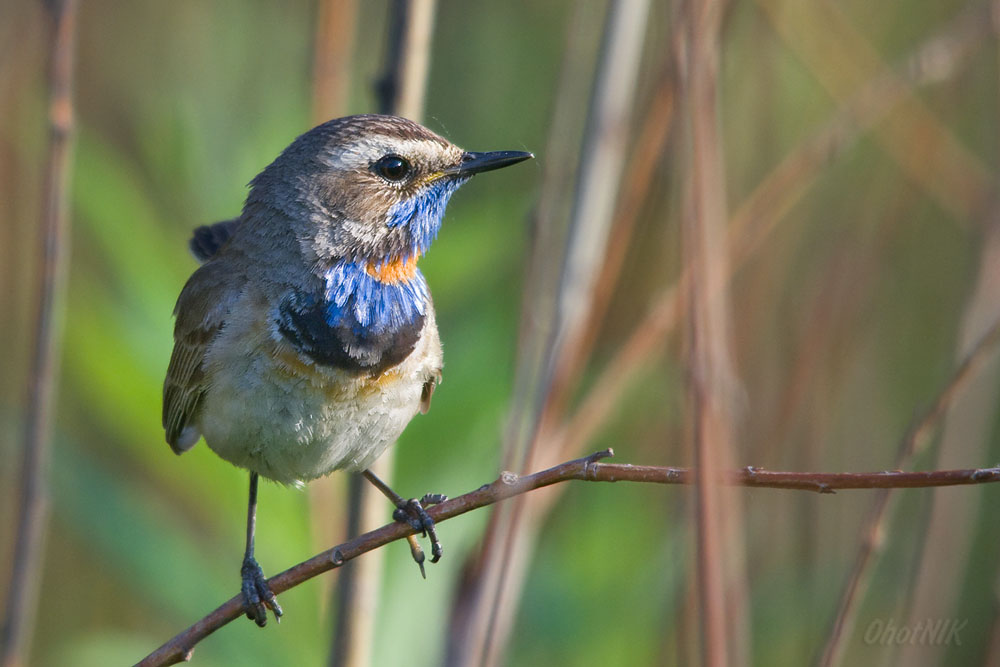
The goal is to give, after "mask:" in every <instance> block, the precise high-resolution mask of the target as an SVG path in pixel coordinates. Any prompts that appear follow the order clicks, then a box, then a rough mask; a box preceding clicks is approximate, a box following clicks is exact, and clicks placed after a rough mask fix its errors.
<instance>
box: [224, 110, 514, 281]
mask: <svg viewBox="0 0 1000 667" xmlns="http://www.w3.org/2000/svg"><path fill="white" fill-rule="evenodd" d="M530 157H532V155H531V153H524V152H519V151H497V152H492V153H471V152H467V151H464V150H462V149H461V148H459V147H458V146H455V145H454V144H452V143H450V142H449V141H447V140H446V139H443V138H442V137H440V136H438V135H437V134H435V133H434V132H431V131H430V130H428V129H427V128H425V127H423V126H421V125H418V124H417V123H414V122H413V121H410V120H406V119H405V118H398V117H395V116H381V115H362V116H348V117H346V118H338V119H335V120H331V121H329V122H327V123H324V124H323V125H320V126H318V127H316V128H313V129H312V130H310V131H309V132H306V133H305V134H303V135H302V136H300V137H299V138H297V139H296V140H295V141H294V142H293V143H292V144H291V145H290V146H289V147H288V148H287V149H285V151H284V152H283V153H282V154H281V155H280V156H279V157H278V158H277V159H276V160H275V161H274V162H273V163H271V164H270V165H269V166H268V167H267V168H266V169H265V170H264V171H263V172H261V173H260V174H259V175H258V176H257V177H256V178H255V179H254V180H253V182H252V183H251V186H252V189H251V192H250V196H249V197H248V199H247V209H246V214H245V216H244V218H245V219H255V220H257V221H258V222H260V223H262V224H263V225H275V224H279V225H289V226H291V230H287V231H291V232H292V233H294V235H295V237H296V238H297V240H298V242H299V246H300V249H301V251H302V254H303V257H304V259H305V260H306V261H307V262H308V263H309V264H311V265H312V266H313V267H314V268H316V269H318V270H325V269H328V268H329V267H330V266H331V265H332V264H334V263H336V262H338V261H342V260H346V261H350V262H360V261H364V262H368V263H371V264H373V265H379V266H393V265H395V266H399V265H400V264H409V263H412V262H415V261H416V258H417V257H419V256H420V255H421V254H423V253H424V252H425V251H426V250H427V247H428V246H429V245H430V243H431V242H432V241H433V240H434V238H435V236H436V235H437V232H438V229H439V228H440V226H441V220H442V218H443V217H444V211H445V207H446V206H447V204H448V200H449V198H450V197H451V195H452V193H453V192H454V191H455V190H456V189H458V187H459V186H461V185H462V184H463V183H465V182H466V181H467V180H469V178H470V177H471V176H473V175H474V174H477V173H480V172H483V171H490V170H492V169H499V168H500V167H505V166H508V165H511V164H515V163H517V162H520V161H522V160H526V159H528V158H530ZM276 214H277V215H276ZM279 221H280V222H279ZM269 231H270V234H276V233H277V232H278V230H276V229H273V228H272V229H271V230H269Z"/></svg>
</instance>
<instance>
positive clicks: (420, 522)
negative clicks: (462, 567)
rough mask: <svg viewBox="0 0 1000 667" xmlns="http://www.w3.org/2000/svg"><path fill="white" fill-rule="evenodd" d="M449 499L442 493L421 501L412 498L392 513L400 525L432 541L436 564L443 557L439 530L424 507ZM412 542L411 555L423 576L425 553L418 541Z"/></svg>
mask: <svg viewBox="0 0 1000 667" xmlns="http://www.w3.org/2000/svg"><path fill="white" fill-rule="evenodd" d="M447 499H448V496H445V495H442V494H440V493H428V494H426V495H425V496H424V497H423V498H421V499H420V500H417V499H416V498H411V499H410V500H407V501H404V502H402V503H401V504H400V505H399V506H397V507H396V511H394V512H393V513H392V518H393V519H395V520H396V521H399V522H400V523H405V524H407V525H408V526H410V527H411V528H413V530H417V531H420V533H421V534H422V535H423V536H424V537H427V538H429V539H430V541H431V562H432V563H436V562H438V561H439V560H441V555H442V553H443V550H442V548H441V542H440V541H439V540H438V536H437V530H436V529H435V527H434V526H435V524H434V519H432V518H431V517H430V515H429V514H428V513H427V510H426V509H424V506H425V505H426V506H428V507H429V506H430V505H437V504H438V503H443V502H444V501H445V500H447ZM409 542H410V554H411V555H412V556H413V560H414V561H415V562H416V563H417V565H418V566H419V567H420V574H421V576H425V575H424V552H423V549H421V548H420V545H419V544H418V543H417V541H416V539H411V540H409Z"/></svg>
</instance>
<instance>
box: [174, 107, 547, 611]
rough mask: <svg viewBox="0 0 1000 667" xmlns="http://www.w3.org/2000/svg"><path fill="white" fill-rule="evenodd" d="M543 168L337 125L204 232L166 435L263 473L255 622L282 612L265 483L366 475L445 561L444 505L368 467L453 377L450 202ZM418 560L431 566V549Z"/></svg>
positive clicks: (253, 491)
mask: <svg viewBox="0 0 1000 667" xmlns="http://www.w3.org/2000/svg"><path fill="white" fill-rule="evenodd" d="M532 157H534V156H533V155H532V154H531V153H528V152H524V151H491V152H470V151H465V150H463V149H461V148H459V147H458V146H456V145H454V144H452V143H451V142H450V141H448V140H446V139H444V138H443V137H441V136H439V135H438V134H436V133H434V132H433V131H431V130H429V129H427V128H426V127H423V126H422V125H419V124H418V123H415V122H413V121H411V120H407V119H405V118H400V117H397V116H389V115H376V114H364V115H356V116H347V117H344V118H337V119H334V120H331V121H328V122H326V123H323V124H322V125H319V126H317V127H315V128H313V129H311V130H309V131H307V132H305V133H304V134H302V135H300V136H299V137H298V138H296V139H295V140H294V141H293V142H292V143H291V144H290V145H289V146H288V147H287V148H286V149H285V150H284V151H282V152H281V154H280V155H278V157H277V158H276V159H275V160H274V161H273V162H271V164H269V165H268V166H267V167H265V168H264V170H263V171H261V172H260V173H259V174H258V175H257V176H256V177H255V178H254V179H253V180H252V181H251V182H250V184H249V188H250V189H249V193H248V194H247V197H246V201H245V203H244V205H243V209H242V212H241V214H240V215H239V217H236V218H233V219H230V220H224V221H222V222H217V223H215V224H212V225H207V226H203V227H199V228H197V229H195V231H194V233H193V237H192V238H191V240H190V242H189V247H190V250H191V252H192V254H193V255H194V256H195V258H196V259H197V260H198V261H199V262H200V263H201V264H200V266H199V267H198V268H197V269H196V270H195V271H194V273H193V274H192V275H191V276H190V278H189V279H188V281H187V283H186V284H185V285H184V288H183V289H182V290H181V293H180V296H179V297H178V299H177V303H176V306H175V308H174V317H175V326H174V347H173V353H172V354H171V357H170V362H169V366H168V369H167V373H166V379H165V381H164V385H163V428H164V430H165V434H166V441H167V443H168V444H169V445H170V447H171V449H173V451H174V452H175V453H176V454H181V453H183V452H185V451H187V450H189V449H191V448H192V447H193V446H194V445H195V444H196V443H197V442H198V441H199V440H200V439H201V438H204V440H205V442H206V444H207V445H208V447H209V448H210V449H212V451H214V452H215V453H216V454H218V455H219V456H220V457H221V458H222V459H224V460H226V461H228V462H229V463H232V464H234V465H236V466H238V467H240V468H243V469H245V470H247V471H249V477H250V490H249V499H248V504H247V535H246V548H245V551H244V557H243V562H242V565H241V568H240V576H241V588H240V591H241V594H242V597H243V601H244V604H245V610H246V615H247V616H248V617H249V618H250V619H251V620H253V621H255V622H256V623H257V625H259V626H261V627H263V626H264V625H265V624H266V623H267V618H268V614H267V612H268V610H271V612H272V613H273V614H274V616H275V618H276V620H280V618H281V615H282V613H283V612H282V609H281V606H280V605H279V604H278V601H277V599H276V597H275V595H274V594H273V593H272V591H271V590H270V588H269V586H268V584H267V580H266V578H265V577H264V573H263V569H262V568H261V566H260V565H259V564H258V562H257V561H256V559H255V557H254V538H255V526H256V510H257V487H258V480H259V478H260V477H264V478H265V479H269V480H273V481H275V482H278V483H281V484H284V485H296V486H299V485H302V484H304V483H306V482H308V481H310V480H314V479H317V478H319V477H322V476H325V475H327V474H329V473H331V472H333V471H335V470H345V471H349V472H360V473H361V474H363V475H364V476H365V477H366V478H367V479H368V480H369V481H371V482H372V483H373V484H375V485H376V487H378V488H379V489H380V490H381V491H382V492H383V493H385V494H386V495H387V496H388V497H389V498H390V500H391V501H392V502H393V503H394V504H395V505H396V510H395V511H394V513H393V517H394V518H395V519H396V520H397V521H404V522H407V523H409V524H410V525H411V526H413V527H414V530H416V531H423V532H424V534H425V535H427V536H429V539H430V540H431V543H432V555H433V557H432V562H435V561H436V560H437V559H438V558H440V556H441V547H440V543H439V541H438V539H437V535H436V532H435V531H434V524H433V521H432V520H431V519H430V517H429V516H428V515H427V512H426V511H425V509H424V506H425V505H429V504H433V503H436V502H441V501H442V500H443V499H444V498H445V497H444V496H441V495H438V494H427V495H425V496H424V497H423V498H422V499H421V500H415V499H414V500H404V499H403V498H402V497H401V496H399V495H398V494H396V493H395V492H394V491H392V490H391V489H390V488H389V487H388V486H387V485H385V484H384V483H383V482H382V481H381V480H379V479H378V478H377V477H376V476H375V475H374V474H373V473H371V471H370V470H368V468H369V466H371V464H372V463H373V462H374V461H375V460H376V459H377V458H378V457H379V456H380V455H381V454H382V453H383V452H384V451H385V450H386V448H387V447H389V446H390V445H391V444H392V443H394V442H395V441H396V439H397V438H398V437H399V436H400V434H401V433H402V432H403V429H404V428H405V427H406V425H407V424H408V423H409V422H410V420H411V419H412V418H413V417H414V416H415V415H416V414H417V413H418V412H420V413H426V412H427V410H428V408H429V407H430V403H431V396H432V395H433V393H434V389H435V387H436V386H437V384H438V383H439V382H440V381H441V377H442V375H441V371H442V351H441V342H440V338H439V335H438V329H437V324H436V321H435V314H434V305H433V301H432V299H431V293H430V289H429V287H428V284H427V281H426V279H425V278H424V276H423V274H422V273H421V272H420V269H419V268H417V260H419V259H420V257H421V256H423V255H424V254H425V253H426V252H427V251H428V249H429V247H430V245H431V243H432V242H433V241H434V239H435V237H436V236H437V234H438V230H439V229H440V228H441V224H442V220H443V218H444V214H445V209H446V207H447V204H448V201H449V199H450V197H451V196H452V194H453V193H454V192H455V191H456V190H457V189H458V188H459V187H461V186H462V185H463V184H464V183H466V182H467V181H468V180H469V179H470V178H471V177H472V176H473V175H475V174H478V173H482V172H486V171H491V170H494V169H500V168H502V167H507V166H510V165H513V164H516V163H518V162H522V161H524V160H527V159H529V158H532ZM415 544H416V542H415V540H414V541H413V542H411V547H413V545H415ZM417 557H418V556H417V553H416V552H415V553H414V558H417ZM418 563H419V564H420V567H421V572H422V571H423V564H422V554H421V555H420V558H419V560H418Z"/></svg>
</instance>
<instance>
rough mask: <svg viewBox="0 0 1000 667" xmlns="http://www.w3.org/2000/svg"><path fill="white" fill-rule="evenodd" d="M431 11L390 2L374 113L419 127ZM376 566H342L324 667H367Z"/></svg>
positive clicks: (360, 491) (388, 466)
mask: <svg viewBox="0 0 1000 667" xmlns="http://www.w3.org/2000/svg"><path fill="white" fill-rule="evenodd" d="M435 6H436V0H394V1H393V3H392V6H391V9H390V16H389V35H388V38H387V45H386V48H387V58H386V67H385V74H384V75H383V76H382V78H381V79H380V80H379V81H378V82H377V83H376V86H375V87H376V97H377V103H376V106H377V107H378V110H379V113H387V114H393V115H397V116H403V117H405V118H409V119H411V120H414V121H417V122H420V120H421V117H422V116H423V108H424V95H425V91H426V89H427V72H428V69H429V67H430V46H431V37H432V34H433V29H434V11H435ZM392 460H393V454H392V449H389V450H388V451H386V453H385V454H383V455H382V456H381V457H380V458H379V460H378V461H376V462H375V463H374V464H373V465H372V466H371V470H372V472H374V473H375V474H376V475H378V476H379V477H380V478H381V479H383V480H385V481H386V482H390V481H391V472H392ZM348 496H349V497H348V522H347V524H348V526H349V527H351V528H349V529H350V530H354V528H353V527H357V528H356V529H357V530H363V529H364V528H365V527H366V526H369V525H377V523H378V517H381V516H384V515H385V514H386V512H387V509H388V508H387V507H386V502H385V497H384V496H383V495H382V494H381V493H379V492H378V491H377V490H375V489H374V487H372V486H371V485H369V484H363V483H361V479H360V476H358V479H357V480H351V483H350V486H349V494H348ZM351 534H354V533H351ZM382 562H383V559H382V554H381V553H373V554H369V555H368V557H366V558H363V559H360V560H358V561H355V562H351V563H347V564H345V567H344V571H343V572H342V573H341V575H340V591H339V598H338V603H337V611H338V613H337V620H336V627H335V630H334V640H333V650H332V651H331V655H330V664H336V665H345V666H348V667H364V666H365V665H369V664H371V661H372V647H373V638H374V636H375V618H376V611H377V603H378V594H379V589H380V582H381V573H382Z"/></svg>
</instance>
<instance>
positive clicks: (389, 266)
mask: <svg viewBox="0 0 1000 667" xmlns="http://www.w3.org/2000/svg"><path fill="white" fill-rule="evenodd" d="M418 257H419V256H418V255H411V256H409V257H406V258H404V259H393V260H390V261H385V262H380V263H378V264H376V263H375V262H368V265H367V266H366V267H365V270H366V271H368V275H370V276H371V277H372V278H374V279H375V280H377V281H379V282H380V283H386V284H389V285H396V284H398V283H405V282H408V281H410V280H412V279H413V277H414V276H416V275H417V258H418Z"/></svg>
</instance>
